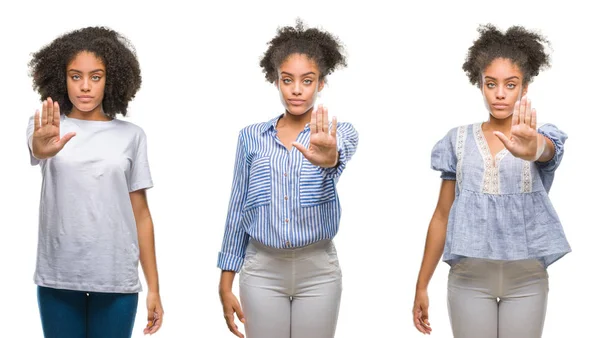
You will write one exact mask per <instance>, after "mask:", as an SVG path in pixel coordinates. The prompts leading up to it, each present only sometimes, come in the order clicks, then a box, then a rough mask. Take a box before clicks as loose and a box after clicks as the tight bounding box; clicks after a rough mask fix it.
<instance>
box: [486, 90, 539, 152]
mask: <svg viewBox="0 0 600 338" xmlns="http://www.w3.org/2000/svg"><path fill="white" fill-rule="evenodd" d="M494 135H496V137H498V138H499V139H500V141H501V142H502V143H503V144H504V146H505V147H506V149H507V150H508V151H510V153H511V154H513V156H515V157H518V158H521V159H523V160H526V161H535V160H537V159H538V158H539V156H540V152H539V151H538V150H539V149H542V148H541V147H543V146H544V145H545V140H544V137H543V136H542V135H540V134H538V132H537V116H536V111H535V109H531V101H530V100H529V99H527V98H525V97H523V98H522V100H520V101H517V102H516V103H515V108H514V110H513V115H512V126H511V128H510V138H509V137H506V135H504V134H503V133H502V132H499V131H495V132H494Z"/></svg>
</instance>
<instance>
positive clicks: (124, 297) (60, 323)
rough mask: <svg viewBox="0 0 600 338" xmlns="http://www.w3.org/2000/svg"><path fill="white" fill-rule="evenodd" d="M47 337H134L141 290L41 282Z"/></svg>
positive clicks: (44, 324)
mask: <svg viewBox="0 0 600 338" xmlns="http://www.w3.org/2000/svg"><path fill="white" fill-rule="evenodd" d="M37 294H38V306H39V309H40V317H41V319H42V328H43V330H44V337H45V338H106V337H111V338H131V334H132V332H133V324H134V322H135V315H136V312H137V304H138V294H137V293H99V292H84V291H72V290H59V289H52V288H46V287H41V286H38V292H37Z"/></svg>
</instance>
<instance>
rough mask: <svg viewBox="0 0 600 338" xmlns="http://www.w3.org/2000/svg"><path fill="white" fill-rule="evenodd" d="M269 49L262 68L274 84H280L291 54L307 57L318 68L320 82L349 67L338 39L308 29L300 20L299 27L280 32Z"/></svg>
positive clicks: (297, 23) (268, 79)
mask: <svg viewBox="0 0 600 338" xmlns="http://www.w3.org/2000/svg"><path fill="white" fill-rule="evenodd" d="M267 45H268V46H269V48H268V49H267V51H266V52H265V54H264V56H263V58H262V59H261V60H260V66H261V67H262V69H263V72H264V73H265V78H266V79H267V81H269V82H271V83H274V82H275V81H277V78H278V72H277V70H278V68H279V66H281V64H282V63H283V62H284V61H285V60H286V59H287V57H288V56H290V55H291V54H304V55H306V56H307V57H308V58H309V59H311V60H313V61H314V62H315V63H316V64H317V66H318V67H319V72H320V73H321V74H320V78H319V79H320V80H322V79H324V78H325V76H327V75H329V74H331V73H333V71H334V70H335V69H337V68H341V67H345V66H347V64H346V57H345V56H344V54H343V53H344V47H343V45H342V43H341V42H340V41H339V40H338V38H337V37H336V36H333V35H332V34H331V33H328V32H325V31H322V30H319V29H317V28H306V27H305V25H304V23H303V22H302V20H300V19H297V20H296V27H291V26H286V27H282V28H278V29H277V35H276V36H275V37H274V38H273V39H272V40H271V41H269V42H268V43H267Z"/></svg>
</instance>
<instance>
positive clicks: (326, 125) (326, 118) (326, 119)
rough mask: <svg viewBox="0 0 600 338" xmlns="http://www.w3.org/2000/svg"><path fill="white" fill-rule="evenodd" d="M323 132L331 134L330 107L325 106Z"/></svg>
mask: <svg viewBox="0 0 600 338" xmlns="http://www.w3.org/2000/svg"><path fill="white" fill-rule="evenodd" d="M323 132H324V133H328V134H329V109H327V108H323Z"/></svg>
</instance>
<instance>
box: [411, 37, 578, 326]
mask: <svg viewBox="0 0 600 338" xmlns="http://www.w3.org/2000/svg"><path fill="white" fill-rule="evenodd" d="M479 32H480V34H481V35H480V37H479V39H478V40H477V41H475V43H474V44H473V46H472V47H471V48H470V49H469V53H468V56H467V59H466V62H465V64H464V65H463V69H464V70H465V72H466V73H467V75H468V76H469V79H470V81H471V83H472V84H476V85H477V86H478V87H479V88H481V91H482V95H483V99H484V103H485V106H486V108H487V110H488V113H489V119H488V121H487V122H484V123H475V124H473V125H469V126H462V127H458V128H454V129H452V130H451V131H450V132H449V133H448V134H447V135H446V136H445V137H444V138H443V139H442V140H440V141H439V142H438V143H437V144H436V145H435V147H434V149H433V152H432V168H433V169H435V170H439V171H441V172H442V175H441V177H442V180H443V181H442V187H441V191H440V196H439V201H438V205H437V207H436V209H435V213H434V215H433V217H432V219H431V223H430V225H429V231H428V234H427V242H426V247H425V253H424V257H423V262H422V265H421V271H420V273H419V278H418V281H417V290H416V296H415V303H414V308H413V317H414V324H415V326H416V327H417V329H418V330H419V331H420V332H422V333H425V334H429V333H430V332H431V327H430V324H429V318H428V306H429V300H428V296H427V285H428V283H429V280H430V279H431V276H432V275H433V272H434V270H435V267H436V265H437V263H438V261H439V259H440V257H441V256H442V253H443V257H444V258H443V260H444V261H445V262H447V263H448V264H449V265H451V269H450V274H449V277H448V311H449V315H450V322H451V326H452V331H453V333H454V336H455V337H458V338H467V337H476V338H488V337H490V338H491V337H494V338H496V337H499V338H508V337H510V338H519V337H523V338H530V337H531V338H533V337H541V334H542V329H543V325H544V318H545V312H546V302H547V296H548V274H547V272H546V268H547V267H548V266H549V265H550V264H552V263H554V262H555V261H556V260H558V259H560V258H561V257H562V256H564V255H565V254H567V253H568V252H570V251H571V249H570V247H569V244H568V242H567V240H566V238H565V235H564V232H563V229H562V225H561V223H560V221H559V219H558V216H557V214H556V212H555V211H554V208H553V207H552V204H551V203H550V200H549V198H548V191H549V190H550V187H551V185H552V180H553V178H554V173H555V171H556V169H557V167H558V165H559V164H560V161H561V159H562V156H563V151H564V148H563V147H564V142H565V140H566V139H567V135H566V134H565V133H564V132H562V131H560V130H559V129H558V128H557V127H556V126H554V125H551V124H546V125H543V126H540V127H538V126H537V114H536V111H535V109H532V108H531V102H530V100H529V99H528V98H527V97H526V94H527V89H528V85H529V83H530V82H531V80H532V79H533V78H534V77H535V76H536V75H537V74H538V73H539V71H540V69H542V68H543V67H546V66H549V57H548V55H547V54H546V53H545V52H544V43H545V42H547V41H546V40H545V39H544V38H543V37H542V36H540V35H538V34H536V33H533V32H530V31H527V30H525V29H524V28H522V27H518V26H515V27H511V28H509V29H508V30H507V31H506V33H505V34H503V33H502V32H500V31H499V30H498V29H497V28H496V27H494V26H492V25H487V26H484V27H481V28H480V29H479Z"/></svg>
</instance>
